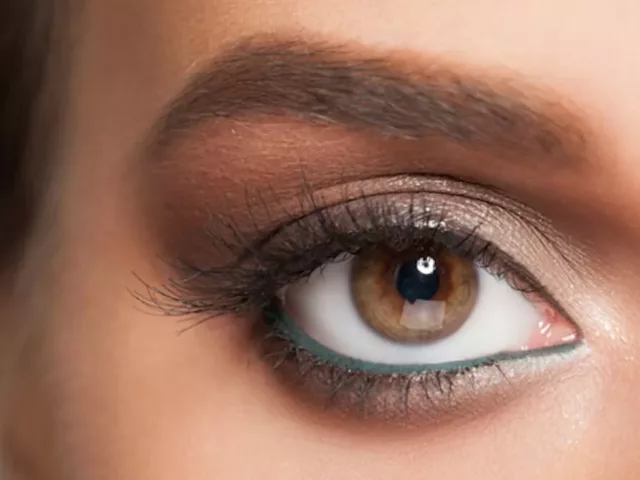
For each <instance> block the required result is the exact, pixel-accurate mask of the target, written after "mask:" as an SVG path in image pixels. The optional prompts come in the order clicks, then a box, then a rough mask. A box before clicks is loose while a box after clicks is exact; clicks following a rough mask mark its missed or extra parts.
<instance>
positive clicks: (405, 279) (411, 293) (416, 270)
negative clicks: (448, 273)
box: [396, 257, 440, 303]
mask: <svg viewBox="0 0 640 480" xmlns="http://www.w3.org/2000/svg"><path fill="white" fill-rule="evenodd" d="M439 288H440V272H439V269H438V265H437V264H436V261H435V259H434V258H432V257H422V258H418V259H416V260H411V261H409V262H405V263H403V264H402V265H400V268H399V269H398V273H397V275H396V289H397V290H398V293H400V296H401V297H402V298H404V299H405V300H406V301H407V302H409V303H415V302H416V301H418V300H431V299H432V298H433V297H435V295H436V294H437V293H438V289H439Z"/></svg>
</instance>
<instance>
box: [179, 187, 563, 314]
mask: <svg viewBox="0 0 640 480" xmlns="http://www.w3.org/2000/svg"><path fill="white" fill-rule="evenodd" d="M402 195H405V196H406V195H410V196H411V197H413V198H414V199H416V198H417V199H420V201H421V202H423V203H422V205H423V206H424V205H426V204H429V200H428V198H429V194H427V193H426V192H423V193H416V192H415V191H412V192H411V193H410V194H404V193H402V192H398V191H395V192H394V193H391V192H388V193H386V194H379V195H372V196H371V197H361V198H359V199H357V200H352V201H351V202H346V204H349V203H357V202H360V203H362V202H365V205H369V206H370V203H367V202H370V201H371V200H372V198H377V200H378V201H380V202H381V203H380V204H382V205H387V207H388V206H390V205H394V202H395V201H398V199H399V197H400V196H402ZM430 195H434V194H430ZM435 195H439V196H440V197H444V198H447V202H449V203H450V204H451V205H455V202H453V201H452V200H453V199H454V198H455V195H453V196H452V195H450V194H444V193H438V194H435ZM459 200H460V199H459ZM462 200H463V201H462V202H460V203H470V202H471V204H479V203H482V202H481V201H480V200H477V198H474V197H473V196H467V197H465V198H463V199H462ZM492 203H493V206H490V207H491V208H494V209H498V210H501V209H503V206H502V205H500V204H501V203H502V202H499V201H498V202H492ZM404 204H405V208H406V201H405V203H404ZM437 204H438V203H434V204H433V205H434V206H435V205H437ZM409 205H411V206H410V207H409V210H414V214H415V209H414V208H413V206H415V204H414V203H413V202H412V203H410V204H409ZM451 205H450V206H451ZM344 207H345V203H342V204H341V203H337V204H335V205H334V204H332V205H329V206H323V207H321V208H319V209H317V210H316V211H312V212H311V213H307V214H305V215H304V216H302V217H298V218H294V219H293V220H291V221H289V222H286V223H285V224H284V226H283V225H280V226H279V228H278V229H277V233H275V234H274V232H270V234H269V235H268V237H261V239H262V240H263V242H258V243H254V244H251V246H250V247H249V248H248V249H245V250H244V257H242V255H241V256H239V257H236V259H235V260H231V261H230V262H227V263H225V264H222V265H219V266H214V267H210V266H205V267H198V266H194V265H187V267H188V269H187V270H186V271H187V272H188V274H189V275H190V276H191V277H195V278H192V280H191V281H190V282H188V283H189V284H188V285H186V284H184V285H180V282H178V283H176V284H174V285H172V287H173V288H181V292H177V293H183V294H185V295H186V296H188V295H190V294H191V295H194V298H196V297H197V296H198V292H200V294H201V296H202V298H205V303H206V302H208V303H209V307H210V310H214V308H215V307H216V298H215V297H216V295H215V294H217V295H218V300H224V301H218V302H217V304H218V305H219V308H220V310H227V311H237V310H238V309H240V306H239V303H241V302H242V301H247V300H248V299H247V298H246V296H247V295H249V294H248V293H247V292H248V291H249V290H251V292H252V293H251V295H253V296H254V297H255V298H256V299H257V298H261V299H262V300H258V303H264V302H266V301H268V300H269V296H270V295H273V294H274V293H275V292H274V291H273V289H274V288H276V287H282V286H284V285H283V284H282V283H283V282H284V283H285V284H286V282H293V281H295V280H297V279H298V278H299V276H303V275H308V274H310V273H311V272H310V270H311V268H312V267H314V265H313V264H309V263H307V264H305V265H302V266H300V270H299V271H298V272H295V273H297V274H298V278H294V277H293V275H294V272H292V271H291V270H289V271H288V273H283V272H281V273H283V275H282V277H283V280H281V281H280V284H276V283H277V282H275V281H274V277H273V276H274V275H276V274H277V273H278V272H275V271H274V270H277V269H278V268H282V267H281V265H282V264H283V263H285V264H287V262H293V261H295V258H294V257H295V256H296V255H299V256H304V255H305V254H312V253H313V252H312V251H309V248H311V249H312V248H313V247H314V245H315V246H319V245H321V244H323V243H324V244H325V248H324V250H323V249H321V250H320V251H316V252H315V253H316V254H317V255H316V257H315V261H316V264H315V267H319V266H320V265H321V264H322V263H323V262H325V261H327V260H330V259H329V258H326V257H327V256H329V255H331V254H332V255H337V254H339V253H340V250H339V247H340V245H339V243H338V245H337V247H336V246H335V245H334V246H333V247H332V248H333V250H327V248H326V246H327V245H329V244H330V243H331V242H333V241H335V238H330V237H331V236H334V237H335V236H336V235H344V234H346V232H347V230H345V228H346V227H345V225H344V224H342V225H338V224H334V225H331V227H332V228H330V229H329V231H325V232H322V231H320V232H318V231H316V232H311V233H309V232H307V233H309V235H310V236H311V237H310V240H311V243H309V242H308V241H307V243H306V244H305V243H304V241H303V240H301V239H300V238H298V239H297V240H295V241H293V240H291V237H293V238H296V234H295V229H296V227H299V226H300V225H301V223H303V222H305V221H309V220H313V219H315V220H316V221H317V220H318V219H319V218H323V216H325V215H326V217H324V218H325V220H326V221H328V222H334V221H335V220H337V219H336V218H335V215H336V209H341V208H343V209H344ZM456 208H457V209H458V211H459V212H460V211H461V210H464V206H461V205H457V207H456ZM467 208H468V206H467ZM488 208H489V207H488ZM455 210H456V209H455V208H450V209H449V211H448V214H447V217H446V218H447V219H450V221H455V222H458V226H456V227H454V226H453V225H452V227H451V228H453V229H454V231H457V232H463V233H464V232H467V233H468V232H470V231H471V230H472V229H473V228H472V227H470V226H469V224H467V225H466V226H465V225H464V223H462V226H461V225H460V222H459V220H457V219H456V218H455V216H456V215H455ZM512 210H514V209H512ZM515 210H517V209H515ZM347 211H349V210H347ZM507 212H508V209H505V212H503V213H504V214H505V215H507V214H508V215H509V217H510V218H511V223H512V224H513V223H521V224H522V225H523V226H522V227H520V232H521V233H520V236H522V235H523V233H522V228H525V226H526V228H527V231H528V232H529V233H527V235H528V236H529V237H531V235H530V233H531V232H532V231H534V230H533V228H532V225H531V222H528V221H527V220H522V219H521V220H519V221H517V220H516V216H515V212H513V211H512V212H510V213H507ZM354 213H355V212H354ZM386 213H390V212H389V211H388V210H387V211H386ZM467 213H468V212H467ZM342 216H343V217H342V218H343V220H347V223H348V221H349V219H353V218H354V217H352V216H350V215H344V212H343V213H342ZM494 216H495V215H494ZM387 217H388V216H387ZM387 217H385V216H383V218H387ZM375 218H376V217H375V213H374V212H371V211H369V215H368V219H369V220H371V219H375ZM433 218H439V217H433ZM415 220H416V218H415V215H414V217H413V218H410V219H407V220H406V222H407V223H410V222H411V221H415ZM478 221H479V220H478V216H477V215H476V220H475V221H474V226H478ZM503 221H505V220H504V219H503ZM320 223H322V222H320ZM494 225H495V222H494ZM324 227H327V225H324ZM390 227H392V228H398V229H399V231H403V232H405V233H406V232H408V230H407V228H408V227H407V225H405V227H404V228H402V227H401V226H400V225H395V226H394V225H389V224H387V225H386V228H387V230H389V228H390ZM358 229H359V231H362V230H363V224H362V223H361V224H360V225H359V226H358V225H356V230H358ZM416 230H417V229H416ZM426 230H427V229H422V235H424V233H425V231H426ZM517 230H518V229H516V231H517ZM302 231H304V230H302ZM372 232H373V233H374V235H373V237H374V240H375V238H377V239H378V241H384V235H385V234H384V233H381V232H378V234H379V235H378V236H376V234H375V226H374V227H373V230H372ZM298 233H300V231H299V232H298ZM388 233H389V231H387V234H388ZM380 235H382V236H380ZM278 236H280V239H279V240H280V241H281V242H282V241H284V243H278ZM237 237H238V239H240V241H242V234H239V235H237ZM288 237H289V238H288ZM481 237H482V235H481ZM265 238H266V240H265ZM307 240H309V239H307ZM494 240H495V239H494ZM360 241H362V237H360V238H359V239H357V240H356V246H357V245H358V244H357V242H360ZM541 241H543V242H546V241H545V240H541ZM487 242H489V243H494V244H495V245H496V247H497V248H498V249H499V250H501V251H504V250H505V249H504V247H503V246H500V245H499V242H495V241H494V242H491V240H490V239H489V240H487ZM546 243H547V245H545V248H548V249H549V250H550V251H552V250H555V249H553V247H552V245H550V244H548V243H549V242H546ZM236 247H237V245H236ZM305 252H306V253H305ZM227 258H228V256H227ZM506 258H509V259H513V261H514V265H519V267H520V268H522V267H524V265H526V264H527V262H526V261H523V259H522V258H521V259H520V260H518V259H517V258H514V255H513V252H511V253H509V252H507V253H506ZM529 263H530V262H529ZM289 267H290V265H289ZM523 270H524V271H525V272H527V273H529V275H528V276H527V277H526V280H527V281H529V280H530V279H533V280H535V282H531V283H535V284H536V286H537V287H538V288H541V285H542V283H541V282H537V279H538V278H539V277H538V276H537V275H536V273H531V272H530V271H529V269H528V267H524V269H523ZM194 272H196V274H195V275H194ZM183 273H184V272H183ZM259 279H262V280H259ZM256 282H257V283H259V285H256ZM264 282H266V283H264ZM252 289H253V290H252ZM543 292H544V293H545V296H547V297H549V298H550V299H551V300H553V302H552V303H554V304H558V302H557V301H555V298H554V297H553V296H551V295H550V294H548V291H547V290H546V289H543ZM174 293H176V292H174ZM176 296H177V295H174V297H176ZM234 302H235V303H234ZM199 305H200V306H201V304H199Z"/></svg>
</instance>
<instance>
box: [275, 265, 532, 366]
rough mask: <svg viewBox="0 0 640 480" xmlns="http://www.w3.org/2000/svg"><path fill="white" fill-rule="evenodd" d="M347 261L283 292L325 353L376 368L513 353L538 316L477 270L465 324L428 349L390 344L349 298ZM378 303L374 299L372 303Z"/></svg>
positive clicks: (515, 293) (513, 293)
mask: <svg viewBox="0 0 640 480" xmlns="http://www.w3.org/2000/svg"><path fill="white" fill-rule="evenodd" d="M352 261H353V257H348V258H345V259H344V260H341V261H338V262H335V263H330V264H328V265H326V266H325V267H323V268H322V269H320V270H318V271H316V272H314V273H313V274H312V275H311V276H310V277H309V278H308V279H305V280H301V281H299V282H296V283H295V284H293V285H291V286H289V287H287V289H286V291H285V292H283V297H284V303H285V308H286V310H287V312H288V313H289V316H291V317H292V318H293V319H294V320H295V322H296V323H297V325H298V326H299V327H300V328H301V329H302V330H303V331H304V332H305V333H306V334H307V335H309V336H310V337H311V338H313V339H314V340H316V341H317V342H318V343H320V344H322V345H324V346H325V347H326V348H328V349H330V350H333V351H335V352H337V353H340V354H342V355H345V356H347V357H351V358H356V359H360V360H365V361H369V362H374V363H379V364H394V365H403V364H404V365H406V364H438V363H446V362H457V361H462V360H469V359H473V358H480V357H486V356H491V355H495V354H499V353H502V352H510V351H519V350H520V349H521V347H522V346H523V345H526V344H527V341H528V339H529V338H530V337H531V335H532V333H533V332H534V331H535V328H536V326H537V322H538V321H539V319H540V313H539V312H538V311H537V310H536V309H535V307H534V306H533V305H532V304H531V303H530V302H529V301H527V300H526V299H525V298H524V295H522V293H520V292H518V291H516V290H514V289H513V288H511V287H510V286H509V285H508V284H507V283H506V282H505V281H502V280H498V279H496V278H495V277H493V276H492V275H491V274H489V273H488V272H486V271H485V270H482V269H478V297H477V301H476V305H475V307H474V309H473V311H472V312H471V314H470V315H469V318H468V319H467V321H466V322H465V323H464V325H462V327H460V329H459V330H457V331H456V332H455V333H453V334H452V335H450V336H448V337H446V338H443V339H440V340H437V341H434V342H432V343H429V344H423V345H415V344H414V345H411V344H402V343H398V342H394V341H392V340H390V339H387V338H385V337H383V336H381V335H379V334H377V333H376V332H375V331H374V330H373V329H372V328H371V327H369V326H368V325H367V324H366V322H365V321H364V320H363V319H362V318H361V316H360V314H359V312H358V310H357V309H356V306H355V304H354V302H353V297H352V294H351V266H352ZM372 301H378V299H372Z"/></svg>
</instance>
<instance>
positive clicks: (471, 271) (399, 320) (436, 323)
mask: <svg viewBox="0 0 640 480" xmlns="http://www.w3.org/2000/svg"><path fill="white" fill-rule="evenodd" d="M351 288H352V290H353V298H354V301H355V304H356V307H357V308H358V311H359V313H360V315H361V316H362V317H363V319H364V320H365V321H366V322H367V323H368V324H369V325H370V326H371V327H372V328H373V329H374V330H375V331H377V332H378V333H380V334H381V335H384V336H386V337H389V338H391V339H392V340H396V341H399V342H406V343H416V342H428V341H432V340H437V339H439V338H443V337H446V336H448V335H451V334H452V333H453V332H455V331H456V330H457V329H459V328H460V327H461V326H462V325H463V324H464V322H465V321H466V320H467V318H468V317H469V315H470V313H471V311H472V309H473V307H474V305H475V301H476V297H477V291H478V280H477V276H476V271H475V268H474V266H473V263H472V262H469V261H468V260H465V259H463V258H460V257H458V256H455V255H453V254H451V253H448V252H446V251H445V252H438V253H436V254H430V253H416V252H411V253H405V254H396V253H392V252H389V251H386V250H384V249H381V248H377V249H373V250H370V251H368V252H366V253H363V254H361V255H359V256H358V257H357V258H356V259H355V261H354V265H353V272H352V279H351Z"/></svg>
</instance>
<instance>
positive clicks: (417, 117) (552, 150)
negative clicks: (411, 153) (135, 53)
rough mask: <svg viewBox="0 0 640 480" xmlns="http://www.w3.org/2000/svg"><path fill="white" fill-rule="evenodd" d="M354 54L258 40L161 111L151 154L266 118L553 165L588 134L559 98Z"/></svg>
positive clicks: (444, 68)
mask: <svg viewBox="0 0 640 480" xmlns="http://www.w3.org/2000/svg"><path fill="white" fill-rule="evenodd" d="M363 51H365V52H367V51H366V49H363V48H355V47H353V46H348V45H333V44H328V43H325V42H305V41H301V40H286V41H274V40H266V41H265V40H264V39H263V38H261V37H255V38H250V39H248V40H246V41H243V42H240V43H238V44H236V45H235V46H234V47H232V48H230V49H229V50H226V51H225V52H224V53H223V54H221V55H220V56H218V57H217V58H216V59H215V60H214V61H213V62H212V64H211V65H210V66H209V68H207V69H206V70H205V71H203V72H201V73H200V74H198V75H196V76H195V78H193V79H192V81H191V82H190V83H189V84H188V86H187V87H186V88H185V89H184V91H183V92H182V93H181V94H180V95H179V96H178V98H177V99H176V100H175V101H174V102H172V103H171V105H170V107H169V109H168V110H167V112H166V114H165V115H163V117H162V118H161V119H160V121H159V122H158V123H157V124H156V126H155V128H154V130H153V134H152V136H151V142H150V149H151V153H158V151H159V150H160V151H161V150H163V149H164V148H165V147H168V146H170V145H171V144H173V143H174V142H176V141H178V140H179V139H180V138H182V137H183V136H184V134H185V132H189V131H191V130H193V129H195V128H197V127H198V126H199V125H201V124H202V123H205V122H207V123H208V122H214V121H217V120H222V119H229V118H231V119H233V118H242V119H243V121H245V122H247V121H248V122H250V121H251V119H252V118H258V119H259V118H260V117H263V116H273V115H282V116H289V117H293V118H296V119H300V120H303V121H306V122H310V123H314V124H325V125H334V126H340V127H343V128H345V129H348V130H354V129H355V130H366V131H369V132H373V133H377V134H380V135H383V136H389V137H395V138H404V139H429V138H431V137H438V138H440V139H446V140H450V141H453V142H456V143H458V144H461V145H462V146H464V147H467V148H480V149H495V150H499V151H500V152H502V153H504V152H505V150H506V151H508V152H515V153H521V154H523V155H525V156H527V157H544V158H552V159H554V163H556V160H557V158H558V157H563V160H564V161H565V162H566V160H567V159H576V158H578V157H584V156H585V154H586V153H587V139H588V138H589V135H588V134H587V131H588V130H587V128H586V127H585V125H584V123H583V122H582V121H581V119H580V117H579V116H578V115H576V114H575V112H574V111H573V110H571V109H569V108H567V106H566V102H565V101H564V99H562V98H561V97H560V96H557V95H553V94H550V93H549V92H546V91H542V90H541V89H538V88H535V87H534V86H531V85H529V84H525V83H524V82H518V81H515V80H514V79H508V78H503V77H500V78H494V77H490V76H487V75H481V74H473V73H470V72H469V71H468V70H469V69H464V68H459V67H453V66H451V65H445V64H444V63H443V62H438V61H433V60H431V61H428V60H425V59H424V58H422V57H420V56H416V55H409V54H402V53H401V52H386V53H384V54H380V53H376V54H371V53H368V52H367V53H363ZM154 156H155V155H154ZM556 166H557V165H556Z"/></svg>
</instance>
